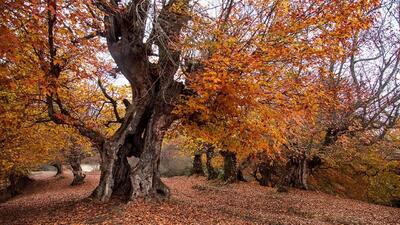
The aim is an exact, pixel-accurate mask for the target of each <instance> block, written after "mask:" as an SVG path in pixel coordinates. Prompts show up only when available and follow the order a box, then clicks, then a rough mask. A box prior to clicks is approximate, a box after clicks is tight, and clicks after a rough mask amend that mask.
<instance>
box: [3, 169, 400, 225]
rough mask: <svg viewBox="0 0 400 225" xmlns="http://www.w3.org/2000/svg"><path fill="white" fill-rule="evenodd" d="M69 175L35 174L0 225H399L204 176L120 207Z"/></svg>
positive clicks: (384, 215) (372, 211) (342, 204)
mask: <svg viewBox="0 0 400 225" xmlns="http://www.w3.org/2000/svg"><path fill="white" fill-rule="evenodd" d="M71 179H72V177H71V175H69V174H67V175H65V177H64V178H54V177H53V174H52V173H44V174H39V175H36V176H35V180H36V181H35V182H34V184H33V185H32V186H31V187H30V188H29V189H27V190H26V191H25V193H24V194H22V195H20V196H18V197H16V198H14V199H12V200H10V201H8V202H6V203H3V204H1V205H0V224H271V225H278V224H393V225H394V224H400V209H398V208H390V207H385V206H379V205H373V204H368V203H364V202H360V201H355V200H349V199H342V198H337V197H334V196H329V195H325V194H319V193H314V192H307V191H299V190H292V191H291V192H290V193H288V194H286V193H276V191H275V189H272V188H265V187H261V186H259V185H257V184H253V183H239V184H233V185H228V186H226V185H220V184H219V183H215V182H214V183H213V182H207V181H206V180H205V179H203V178H193V177H189V178H188V177H174V178H167V179H165V182H166V183H167V185H168V186H169V187H170V188H171V190H172V197H171V199H170V200H168V201H165V202H161V203H157V202H135V203H129V204H124V203H121V202H118V201H112V202H110V203H107V204H102V203H96V202H93V201H91V200H89V199H87V198H86V197H87V196H88V195H89V194H90V192H91V191H92V190H93V189H94V187H95V186H96V184H97V181H98V174H89V175H88V176H87V182H86V183H85V184H84V185H82V186H78V187H71V186H69V183H70V182H71Z"/></svg>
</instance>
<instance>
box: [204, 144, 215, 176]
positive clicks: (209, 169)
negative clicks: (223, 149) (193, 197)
mask: <svg viewBox="0 0 400 225" xmlns="http://www.w3.org/2000/svg"><path fill="white" fill-rule="evenodd" d="M206 148H207V149H206V168H207V179H208V180H213V179H216V178H217V177H218V173H217V171H215V169H214V167H213V165H212V159H213V157H214V149H213V147H212V146H211V145H209V146H206Z"/></svg>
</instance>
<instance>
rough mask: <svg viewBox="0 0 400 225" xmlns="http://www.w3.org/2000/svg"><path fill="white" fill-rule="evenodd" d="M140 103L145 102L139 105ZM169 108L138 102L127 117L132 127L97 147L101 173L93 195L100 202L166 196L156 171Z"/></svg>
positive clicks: (167, 195)
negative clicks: (114, 198)
mask: <svg viewBox="0 0 400 225" xmlns="http://www.w3.org/2000/svg"><path fill="white" fill-rule="evenodd" d="M139 105H146V107H140V106H139ZM171 111H172V107H171V106H169V105H166V104H164V103H163V102H155V101H151V104H143V102H142V103H141V104H138V107H135V108H134V111H132V112H129V111H128V112H127V113H131V114H132V116H128V117H127V118H128V119H130V122H128V126H130V127H134V129H121V128H120V130H119V131H117V135H121V136H116V137H117V138H115V139H110V140H107V141H106V142H105V143H104V144H103V146H102V149H101V150H100V153H101V154H100V156H101V164H100V168H101V176H100V182H99V185H98V187H97V188H96V189H95V190H94V192H93V194H92V196H93V197H94V198H96V199H99V200H101V201H106V200H108V199H109V198H110V197H111V195H115V196H122V197H123V198H125V199H128V200H133V199H136V198H140V197H144V198H153V197H156V198H160V197H161V198H165V197H169V194H170V192H169V189H168V187H167V186H166V185H164V183H163V182H162V181H161V179H160V173H159V170H158V166H159V162H160V153H161V144H162V139H163V136H164V133H165V131H166V130H167V128H168V127H169V126H170V124H171V122H172V121H173V116H172V115H171ZM122 128H123V127H122Z"/></svg>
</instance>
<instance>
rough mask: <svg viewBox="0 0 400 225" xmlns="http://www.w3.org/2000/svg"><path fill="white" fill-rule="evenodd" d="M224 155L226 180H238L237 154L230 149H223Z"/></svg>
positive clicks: (230, 181)
mask: <svg viewBox="0 0 400 225" xmlns="http://www.w3.org/2000/svg"><path fill="white" fill-rule="evenodd" d="M220 153H221V155H222V156H223V157H224V177H223V179H224V181H226V182H228V183H232V182H236V181H237V165H236V164H237V163H236V154H235V153H233V152H230V151H221V152H220Z"/></svg>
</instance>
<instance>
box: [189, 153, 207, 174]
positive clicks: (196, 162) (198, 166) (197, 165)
mask: <svg viewBox="0 0 400 225" xmlns="http://www.w3.org/2000/svg"><path fill="white" fill-rule="evenodd" d="M191 175H198V176H204V171H203V163H202V162H201V153H200V152H196V153H195V154H194V158H193V167H192V171H191Z"/></svg>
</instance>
